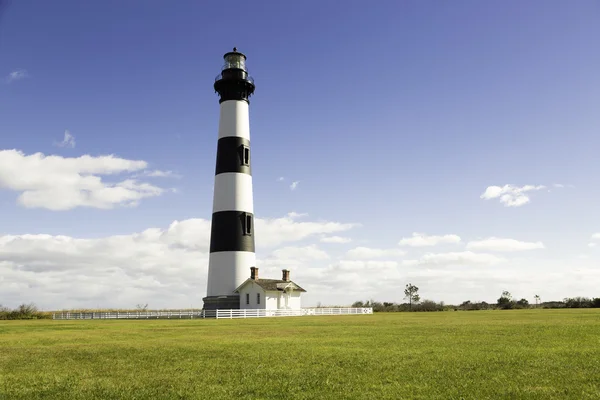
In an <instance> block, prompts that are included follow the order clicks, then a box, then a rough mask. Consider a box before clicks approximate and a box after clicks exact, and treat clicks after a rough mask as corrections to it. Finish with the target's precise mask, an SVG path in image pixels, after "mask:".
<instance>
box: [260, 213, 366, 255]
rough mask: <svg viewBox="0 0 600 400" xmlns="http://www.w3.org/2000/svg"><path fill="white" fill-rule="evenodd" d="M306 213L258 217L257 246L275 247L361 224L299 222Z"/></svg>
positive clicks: (345, 229)
mask: <svg viewBox="0 0 600 400" xmlns="http://www.w3.org/2000/svg"><path fill="white" fill-rule="evenodd" d="M305 215H306V214H298V213H289V214H288V215H287V216H285V217H283V218H273V219H257V220H256V244H257V246H264V247H274V246H278V245H280V244H282V243H286V242H295V241H300V240H304V239H307V238H310V237H314V236H321V235H322V234H331V233H336V232H344V231H348V230H350V229H352V228H354V227H357V226H359V224H355V223H340V222H331V221H306V222H304V221H303V222H298V221H296V219H297V218H298V217H299V216H305Z"/></svg>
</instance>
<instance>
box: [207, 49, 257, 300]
mask: <svg viewBox="0 0 600 400" xmlns="http://www.w3.org/2000/svg"><path fill="white" fill-rule="evenodd" d="M223 58H224V59H225V63H224V65H223V69H222V71H221V73H220V74H219V75H218V76H217V78H216V80H215V84H214V88H215V91H216V92H217V93H219V97H220V99H219V104H220V116H219V138H218V141H217V166H216V169H215V183H214V195H213V196H214V197H213V214H212V227H211V232H210V257H209V262H208V284H207V291H206V297H205V298H203V301H204V309H205V310H215V309H237V308H239V307H240V301H239V294H237V293H234V290H235V289H236V288H237V287H238V286H239V285H240V284H242V283H243V282H244V281H245V280H246V278H247V276H248V271H250V268H251V267H254V266H255V261H256V256H255V253H254V204H253V200H252V174H251V168H250V122H249V114H248V105H249V101H248V98H249V97H250V96H251V95H252V93H254V81H253V79H252V78H251V77H250V76H248V71H247V70H246V56H245V55H244V54H242V53H240V52H238V51H237V49H236V48H235V47H234V48H233V51H232V52H229V53H226V54H225V55H224V56H223Z"/></svg>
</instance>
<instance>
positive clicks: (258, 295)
mask: <svg viewBox="0 0 600 400" xmlns="http://www.w3.org/2000/svg"><path fill="white" fill-rule="evenodd" d="M256 304H260V293H256Z"/></svg>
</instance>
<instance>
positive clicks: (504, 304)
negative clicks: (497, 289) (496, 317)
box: [498, 290, 514, 310]
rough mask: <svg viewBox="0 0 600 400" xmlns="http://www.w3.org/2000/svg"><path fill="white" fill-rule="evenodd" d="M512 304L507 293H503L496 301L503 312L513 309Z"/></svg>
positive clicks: (510, 297)
mask: <svg viewBox="0 0 600 400" xmlns="http://www.w3.org/2000/svg"><path fill="white" fill-rule="evenodd" d="M513 305H514V302H513V300H512V295H511V294H510V292H508V291H506V290H505V291H503V292H502V296H500V298H499V299H498V307H500V308H503V309H505V310H508V309H511V308H513Z"/></svg>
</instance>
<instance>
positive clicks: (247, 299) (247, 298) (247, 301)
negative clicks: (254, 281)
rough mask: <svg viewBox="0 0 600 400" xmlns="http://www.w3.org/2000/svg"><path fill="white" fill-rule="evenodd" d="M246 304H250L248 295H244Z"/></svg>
mask: <svg viewBox="0 0 600 400" xmlns="http://www.w3.org/2000/svg"><path fill="white" fill-rule="evenodd" d="M246 304H250V293H246Z"/></svg>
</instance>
